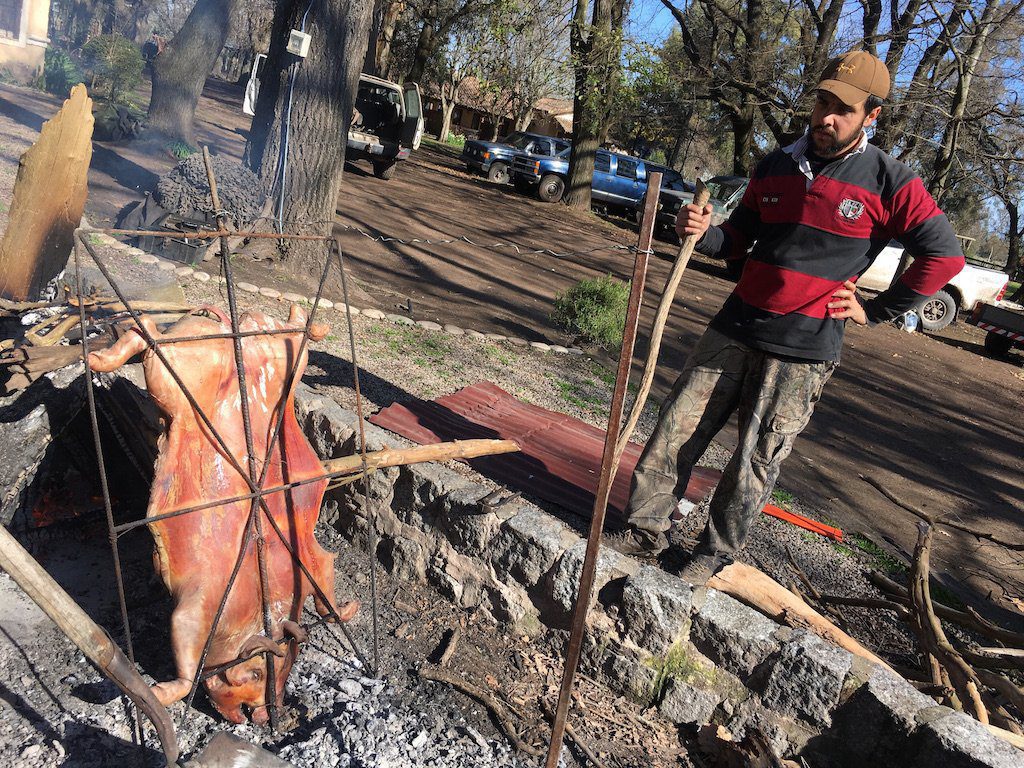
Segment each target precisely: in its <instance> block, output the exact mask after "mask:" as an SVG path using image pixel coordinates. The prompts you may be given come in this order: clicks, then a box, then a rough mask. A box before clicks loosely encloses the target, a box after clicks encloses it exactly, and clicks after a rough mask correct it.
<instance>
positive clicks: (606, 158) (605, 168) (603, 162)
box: [594, 152, 612, 173]
mask: <svg viewBox="0 0 1024 768" xmlns="http://www.w3.org/2000/svg"><path fill="white" fill-rule="evenodd" d="M611 170H612V158H611V155H606V154H604V153H603V152H598V153H597V154H596V155H594V173H610V172H611Z"/></svg>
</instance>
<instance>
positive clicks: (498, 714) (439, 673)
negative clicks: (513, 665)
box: [416, 667, 544, 757]
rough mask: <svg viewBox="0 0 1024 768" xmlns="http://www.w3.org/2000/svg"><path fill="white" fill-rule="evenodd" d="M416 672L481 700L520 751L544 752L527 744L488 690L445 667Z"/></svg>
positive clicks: (421, 669)
mask: <svg viewBox="0 0 1024 768" xmlns="http://www.w3.org/2000/svg"><path fill="white" fill-rule="evenodd" d="M416 674H418V675H419V676H420V677H422V678H423V679H424V680H432V681H434V682H435V683H445V684H447V685H450V686H451V687H452V688H455V689H456V690H458V691H462V692H463V693H464V694H466V695H467V696H470V697H472V698H474V699H476V700H477V701H479V702H480V703H481V704H483V705H484V706H485V707H487V709H488V710H490V712H491V714H492V715H494V719H495V720H497V721H498V727H499V728H501V730H502V733H504V734H505V735H506V736H507V737H508V739H509V740H510V741H511V742H512V744H513V745H514V746H515V748H516V749H518V750H519V751H520V752H525V753H526V754H528V755H531V756H533V757H540V756H541V755H543V754H544V753H543V752H542V751H541V750H539V749H537V748H536V747H533V746H531V745H529V744H527V743H526V742H525V741H523V740H522V739H521V738H520V737H519V734H518V733H517V732H516V729H515V728H513V727H512V721H511V719H510V718H509V716H508V713H506V712H505V707H504V705H503V704H502V703H501V702H500V701H498V700H497V699H496V698H494V697H493V696H491V694H489V693H488V692H487V691H485V690H483V689H482V688H477V687H476V686H475V685H472V684H471V683H467V682H466V681H465V680H462V679H460V678H458V677H456V676H455V675H453V674H452V673H450V672H446V671H445V670H443V669H437V668H436V667H420V668H419V669H418V670H416Z"/></svg>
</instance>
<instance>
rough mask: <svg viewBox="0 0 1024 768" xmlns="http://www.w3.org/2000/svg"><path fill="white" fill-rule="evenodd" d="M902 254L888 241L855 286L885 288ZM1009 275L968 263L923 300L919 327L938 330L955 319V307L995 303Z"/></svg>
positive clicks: (875, 288) (965, 307)
mask: <svg viewBox="0 0 1024 768" xmlns="http://www.w3.org/2000/svg"><path fill="white" fill-rule="evenodd" d="M902 255H903V247H902V246H901V245H900V244H899V243H896V242H893V243H890V244H889V245H888V246H886V247H885V248H883V249H882V252H881V253H879V254H878V257H877V258H876V259H875V261H874V263H872V265H871V266H870V267H869V268H868V271H867V272H865V273H864V274H863V275H861V276H860V279H859V280H858V281H857V287H858V288H865V289H867V290H869V291H884V290H885V289H886V288H888V287H889V283H891V282H892V276H893V275H894V274H896V268H897V267H898V266H899V263H900V256H902ZM1009 280H1010V277H1009V275H1007V274H1006V273H1005V272H999V271H997V270H994V269H986V268H985V267H976V266H974V265H973V264H967V265H965V266H964V268H963V270H962V271H961V272H960V274H958V275H957V276H956V277H954V278H953V279H952V280H950V281H949V282H948V283H947V284H946V285H945V286H944V287H943V288H942V290H941V291H939V292H938V293H936V294H935V295H934V296H933V297H932V298H930V299H929V300H928V301H926V302H925V304H924V306H923V307H921V308H920V309H919V310H918V315H920V317H921V327H922V328H924V329H925V330H926V331H938V330H941V329H943V328H945V327H946V326H947V325H949V324H950V323H952V322H953V320H955V319H956V315H957V310H958V309H964V310H966V311H968V312H970V311H971V310H973V309H974V307H975V305H977V304H979V303H981V302H989V303H994V302H997V301H999V300H1000V299H1002V298H1003V293H1004V292H1005V291H1006V284H1007V283H1008V282H1009Z"/></svg>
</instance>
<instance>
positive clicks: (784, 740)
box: [727, 697, 938, 768]
mask: <svg viewBox="0 0 1024 768" xmlns="http://www.w3.org/2000/svg"><path fill="white" fill-rule="evenodd" d="M727 726H728V728H729V730H730V731H731V732H732V734H733V736H734V737H735V738H736V740H737V741H740V740H742V739H743V738H744V737H745V736H746V735H747V733H748V732H749V731H750V730H751V729H754V730H757V731H760V732H761V733H762V734H764V736H765V737H766V738H767V739H768V746H769V747H770V748H771V750H772V752H773V753H774V754H775V756H776V757H779V758H782V757H785V756H787V755H792V754H793V753H796V752H799V751H800V750H801V749H803V747H804V745H805V744H807V741H808V740H809V739H810V738H811V737H812V736H813V735H814V731H812V730H811V729H810V728H809V727H807V726H806V725H803V724H802V723H799V722H797V721H796V720H794V719H792V718H790V717H786V716H785V715H780V714H779V713H778V712H773V711H772V710H770V709H768V708H767V707H765V706H764V705H763V704H762V703H761V702H760V701H759V700H758V699H757V697H752V698H749V699H746V700H745V701H742V702H740V704H739V705H738V706H736V707H735V709H734V710H733V714H732V717H731V718H730V719H729V720H728V722H727ZM824 765H829V766H830V765H831V763H824V764H823V766H824ZM865 768H871V767H870V766H866V767H865ZM936 768H938V766H936Z"/></svg>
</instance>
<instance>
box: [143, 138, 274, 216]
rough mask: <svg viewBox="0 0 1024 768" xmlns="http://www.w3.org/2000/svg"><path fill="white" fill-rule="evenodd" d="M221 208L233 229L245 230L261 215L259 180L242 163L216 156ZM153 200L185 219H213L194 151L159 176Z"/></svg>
mask: <svg viewBox="0 0 1024 768" xmlns="http://www.w3.org/2000/svg"><path fill="white" fill-rule="evenodd" d="M211 161H212V162H213V175H214V178H215V179H216V181H217V194H218V196H219V197H220V204H221V207H222V208H223V209H224V210H225V211H227V212H228V216H229V217H230V218H231V219H232V221H233V222H234V224H235V227H237V228H239V229H243V228H248V227H249V226H251V225H252V224H253V222H255V221H256V219H257V218H258V217H259V215H260V208H261V207H262V205H263V199H262V197H261V195H260V192H259V190H260V181H259V178H258V177H257V176H256V174H254V173H253V172H252V171H250V170H249V169H248V168H246V167H245V166H244V165H242V164H241V163H237V162H235V161H234V160H232V159H230V158H226V157H222V156H220V155H217V156H215V157H212V158H211ZM153 199H154V200H155V202H156V203H157V204H159V205H160V207H161V208H164V209H165V210H168V211H172V212H173V213H176V214H178V215H179V216H182V217H184V218H187V219H196V218H198V219H202V218H203V217H204V216H208V217H209V219H210V221H211V223H212V220H213V214H214V213H215V211H214V210H213V200H212V198H211V196H210V184H209V181H208V180H207V178H206V164H205V163H204V162H203V156H202V154H201V153H199V152H196V153H194V154H191V155H189V156H188V157H187V158H185V159H184V160H182V161H181V162H180V163H178V164H177V165H176V166H175V167H174V168H172V169H171V170H170V171H168V172H167V173H165V174H164V175H163V176H161V177H160V180H159V181H158V182H157V184H156V191H155V192H154V193H153Z"/></svg>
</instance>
